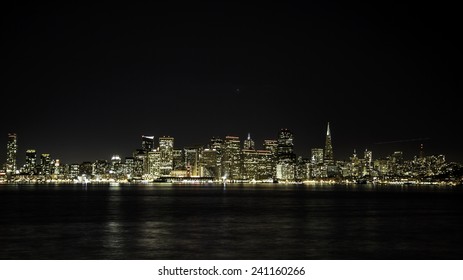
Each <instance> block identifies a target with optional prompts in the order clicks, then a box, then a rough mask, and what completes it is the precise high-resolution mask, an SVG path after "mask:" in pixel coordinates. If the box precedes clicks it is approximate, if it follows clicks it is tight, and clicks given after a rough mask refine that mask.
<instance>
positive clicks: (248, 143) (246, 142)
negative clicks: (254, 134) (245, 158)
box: [243, 133, 255, 150]
mask: <svg viewBox="0 0 463 280" xmlns="http://www.w3.org/2000/svg"><path fill="white" fill-rule="evenodd" d="M243 149H245V150H254V149H255V148H254V141H253V140H252V139H251V133H248V138H247V139H245V140H244V144H243Z"/></svg>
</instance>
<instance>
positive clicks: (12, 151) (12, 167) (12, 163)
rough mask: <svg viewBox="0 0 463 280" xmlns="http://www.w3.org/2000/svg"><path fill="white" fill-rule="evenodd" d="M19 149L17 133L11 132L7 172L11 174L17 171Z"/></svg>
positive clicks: (7, 149) (7, 153)
mask: <svg viewBox="0 0 463 280" xmlns="http://www.w3.org/2000/svg"><path fill="white" fill-rule="evenodd" d="M17 150H18V146H17V144H16V133H9V134H8V143H7V147H6V166H5V167H6V173H7V174H11V173H15V172H16V169H17V166H16V153H17Z"/></svg>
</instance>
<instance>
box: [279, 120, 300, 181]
mask: <svg viewBox="0 0 463 280" xmlns="http://www.w3.org/2000/svg"><path fill="white" fill-rule="evenodd" d="M295 164H296V154H294V144H293V133H292V132H291V131H290V130H289V129H286V128H283V129H281V130H280V133H279V134H278V146H277V164H276V177H277V179H282V180H293V179H294V175H295V173H294V171H295V169H294V168H295Z"/></svg>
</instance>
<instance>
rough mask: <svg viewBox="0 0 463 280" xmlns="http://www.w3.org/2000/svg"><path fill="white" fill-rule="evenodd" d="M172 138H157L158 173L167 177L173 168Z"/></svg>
mask: <svg viewBox="0 0 463 280" xmlns="http://www.w3.org/2000/svg"><path fill="white" fill-rule="evenodd" d="M173 151H174V138H173V137H170V136H163V137H159V152H160V160H161V162H160V172H161V175H164V176H169V175H170V172H171V171H172V169H173V167H174V153H173Z"/></svg>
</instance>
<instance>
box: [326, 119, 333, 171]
mask: <svg viewBox="0 0 463 280" xmlns="http://www.w3.org/2000/svg"><path fill="white" fill-rule="evenodd" d="M324 160H325V161H326V162H327V163H332V162H333V161H334V157H333V145H332V143H331V131H330V123H329V122H328V125H327V127H326V140H325V157H324Z"/></svg>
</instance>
